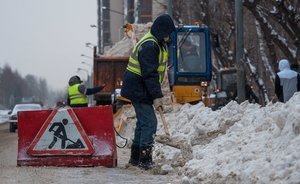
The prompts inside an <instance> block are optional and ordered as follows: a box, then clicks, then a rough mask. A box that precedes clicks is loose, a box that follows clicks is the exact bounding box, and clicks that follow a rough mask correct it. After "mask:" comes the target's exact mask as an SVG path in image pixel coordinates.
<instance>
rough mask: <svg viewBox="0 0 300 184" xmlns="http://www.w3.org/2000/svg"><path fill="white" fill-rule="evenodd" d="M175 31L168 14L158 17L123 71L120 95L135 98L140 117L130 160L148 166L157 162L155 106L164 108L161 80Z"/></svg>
mask: <svg viewBox="0 0 300 184" xmlns="http://www.w3.org/2000/svg"><path fill="white" fill-rule="evenodd" d="M174 31H175V26H174V23H173V20H172V19H171V17H170V16H169V15H167V14H163V15H160V16H159V17H157V18H156V19H155V21H154V22H153V25H152V27H151V30H150V31H149V32H148V33H146V34H145V35H144V36H143V37H142V38H141V40H139V42H138V43H137V44H136V45H135V47H134V48H133V50H132V53H131V56H130V58H129V62H128V65H127V68H126V71H125V73H124V79H123V85H122V89H121V96H122V97H125V98H127V99H129V100H130V101H131V102H132V105H133V107H134V109H135V112H136V117H137V122H136V128H135V132H134V139H133V141H132V146H131V156H130V160H129V164H131V165H133V166H138V167H140V168H142V169H145V170H147V169H151V168H153V164H154V163H153V161H152V147H153V144H154V135H155V134H156V129H157V119H156V116H155V111H154V109H155V110H158V108H163V98H162V97H163V94H162V91H161V83H162V80H163V77H164V72H165V68H166V62H167V60H168V52H167V50H168V45H169V44H170V43H171V34H172V32H174ZM153 106H154V108H153Z"/></svg>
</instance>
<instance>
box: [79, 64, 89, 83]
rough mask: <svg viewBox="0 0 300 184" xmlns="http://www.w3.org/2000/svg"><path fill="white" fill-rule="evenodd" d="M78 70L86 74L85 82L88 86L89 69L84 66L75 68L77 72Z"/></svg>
mask: <svg viewBox="0 0 300 184" xmlns="http://www.w3.org/2000/svg"><path fill="white" fill-rule="evenodd" d="M79 71H84V72H86V75H87V78H86V84H87V87H89V78H90V77H89V71H88V70H87V69H84V68H77V73H78V72H79Z"/></svg>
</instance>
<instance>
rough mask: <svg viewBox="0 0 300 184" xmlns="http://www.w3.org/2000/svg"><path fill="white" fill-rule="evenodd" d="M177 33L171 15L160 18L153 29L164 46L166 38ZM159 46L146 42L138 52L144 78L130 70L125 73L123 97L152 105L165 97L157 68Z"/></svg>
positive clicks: (152, 32)
mask: <svg viewBox="0 0 300 184" xmlns="http://www.w3.org/2000/svg"><path fill="white" fill-rule="evenodd" d="M173 31H175V26H174V23H173V21H172V19H171V18H170V16H169V15H161V16H159V17H158V18H157V19H156V20H155V21H154V23H153V25H152V27H151V34H153V36H155V38H156V39H157V41H158V42H159V45H160V46H161V47H163V46H164V41H163V40H164V38H165V37H167V36H170V34H171V33H172V32H173ZM159 52H160V49H159V46H158V45H157V44H156V43H155V42H154V41H151V40H150V41H146V42H145V43H143V44H142V45H141V46H140V48H139V51H138V62H139V64H140V67H141V73H142V76H139V75H137V74H135V73H133V72H130V71H128V70H126V71H125V73H124V78H123V85H122V90H121V96H123V97H125V98H127V99H129V100H131V101H133V102H139V103H147V104H152V103H153V100H154V99H156V98H160V97H163V94H162V91H161V86H160V82H159V74H158V72H157V68H158V66H159V58H158V55H159Z"/></svg>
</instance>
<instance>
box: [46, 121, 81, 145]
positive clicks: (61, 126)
mask: <svg viewBox="0 0 300 184" xmlns="http://www.w3.org/2000/svg"><path fill="white" fill-rule="evenodd" d="M67 124H68V120H67V119H63V120H62V122H54V123H53V124H52V125H51V127H50V129H49V132H54V134H53V141H52V142H51V144H50V145H49V146H48V148H49V149H52V148H53V146H54V145H55V143H56V142H57V140H58V138H59V139H61V149H65V148H66V149H73V148H84V145H83V144H82V142H81V141H80V139H78V140H77V142H74V141H72V140H71V139H69V138H68V137H67V133H66V129H65V125H67ZM55 127H57V128H56V130H54V128H55ZM66 141H70V142H72V143H73V144H70V145H68V146H67V147H66Z"/></svg>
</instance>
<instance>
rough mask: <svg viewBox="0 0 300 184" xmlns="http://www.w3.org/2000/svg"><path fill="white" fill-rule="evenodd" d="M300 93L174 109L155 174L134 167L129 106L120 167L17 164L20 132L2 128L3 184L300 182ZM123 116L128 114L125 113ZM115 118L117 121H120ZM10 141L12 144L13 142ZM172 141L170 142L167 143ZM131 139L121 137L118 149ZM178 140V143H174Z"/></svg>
mask: <svg viewBox="0 0 300 184" xmlns="http://www.w3.org/2000/svg"><path fill="white" fill-rule="evenodd" d="M299 112H300V93H299V92H298V93H295V94H294V96H293V97H292V98H291V99H290V100H289V101H288V102H287V103H280V102H277V103H274V104H273V103H269V104H267V105H266V106H265V107H262V106H260V105H258V104H251V103H248V102H247V101H245V102H243V103H242V104H238V103H236V102H235V101H231V102H230V103H229V104H227V105H226V106H225V107H223V108H222V109H220V110H216V111H212V110H211V109H210V108H208V107H205V106H204V104H203V103H202V102H200V103H198V104H196V105H190V104H184V105H179V104H175V105H173V107H172V109H171V110H170V111H169V112H166V113H165V118H166V120H167V122H168V125H169V130H170V132H171V137H170V138H166V140H164V138H165V131H164V128H163V125H162V123H161V120H160V117H159V116H157V118H158V121H159V127H158V131H157V137H156V140H157V141H156V143H155V147H154V153H153V158H154V161H155V162H156V164H157V167H155V168H154V169H153V170H150V171H142V170H140V169H139V168H136V167H132V166H128V165H127V162H128V159H129V156H130V155H129V154H130V148H129V147H130V144H131V143H130V140H131V139H132V137H133V130H134V126H135V121H136V119H135V114H134V110H133V108H132V107H130V106H129V107H128V108H124V112H123V116H122V117H125V116H126V118H124V122H123V126H122V128H121V132H120V133H121V135H123V136H125V137H127V138H128V140H129V143H128V146H126V147H125V148H123V149H118V167H117V168H104V167H86V168H85V167H83V168H65V167H58V168H57V167H17V166H16V155H17V153H16V152H17V134H13V133H8V130H7V129H6V130H4V129H3V127H4V124H2V125H1V127H2V129H1V134H3V135H1V136H2V139H1V143H0V148H1V151H0V155H1V162H0V177H1V182H4V183H40V182H42V183H61V182H62V183H182V184H196V183H298V182H299V181H300V175H299V172H300V154H299V153H300V137H299V134H300V113H299ZM119 117H121V116H119ZM119 120H120V119H119V118H116V119H115V124H116V125H117V124H118V123H119ZM5 141H10V142H9V144H7V143H6V142H5ZM164 141H165V142H164ZM123 142H124V141H123V140H122V139H120V138H119V137H117V144H119V145H120V144H122V143H123ZM173 143H177V144H173Z"/></svg>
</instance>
